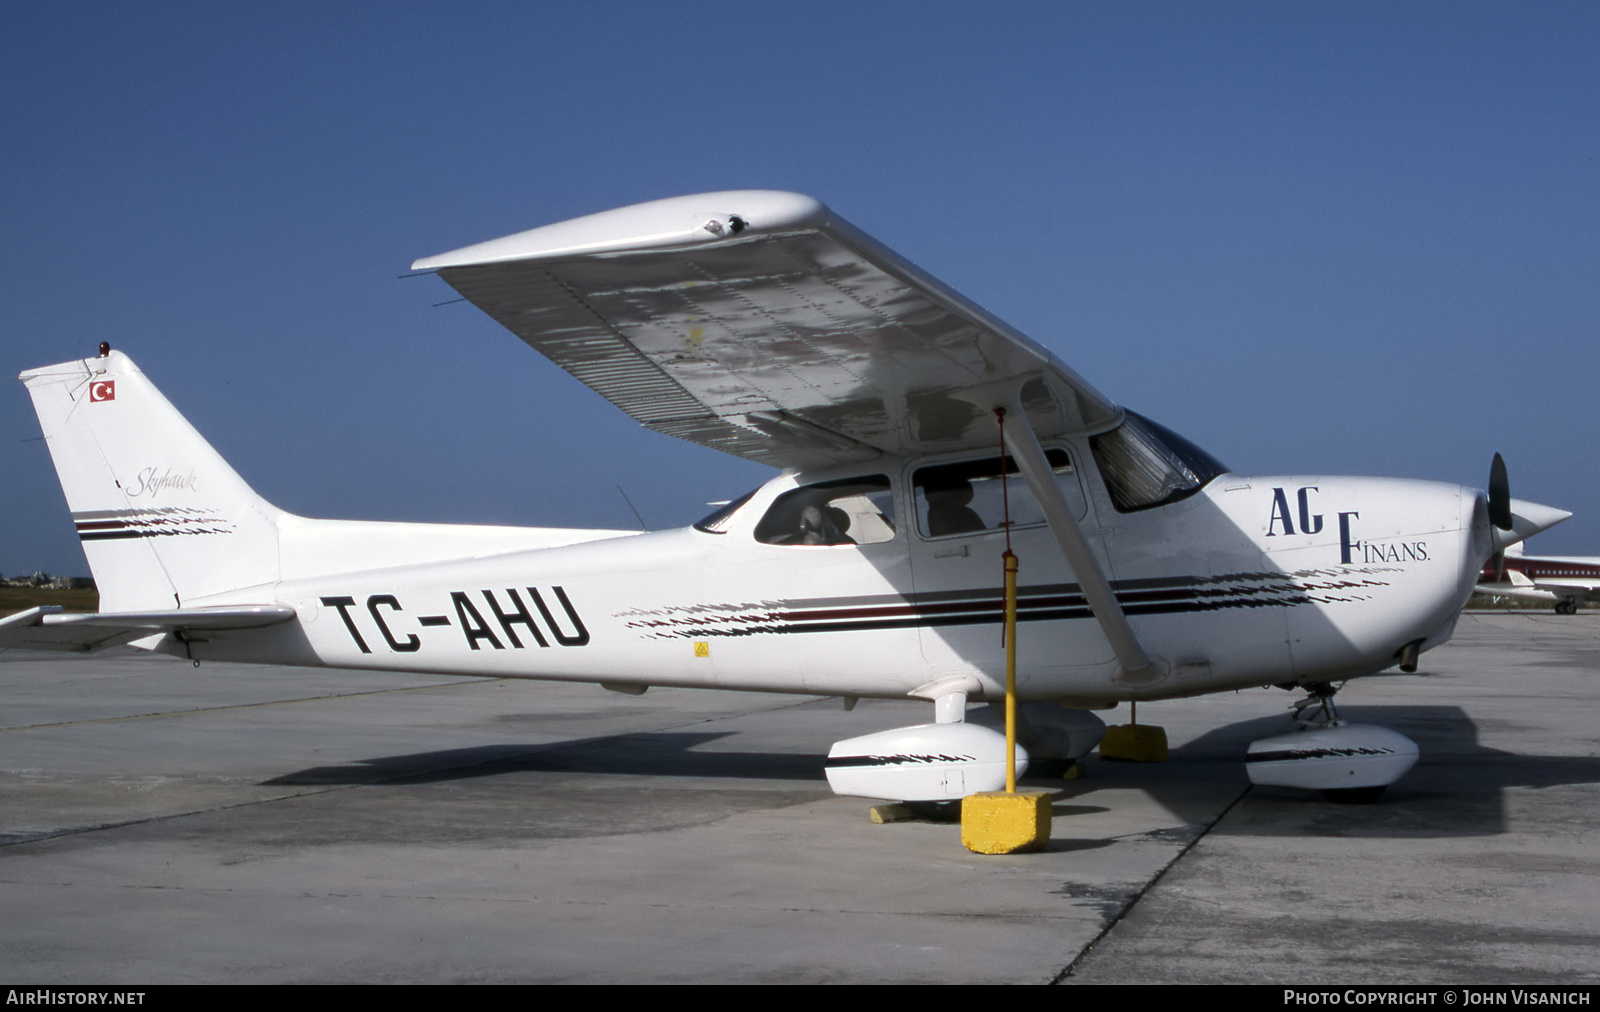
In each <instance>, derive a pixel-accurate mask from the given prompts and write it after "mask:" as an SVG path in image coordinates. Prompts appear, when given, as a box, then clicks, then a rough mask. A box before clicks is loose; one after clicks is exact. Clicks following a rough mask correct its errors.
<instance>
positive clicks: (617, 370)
mask: <svg viewBox="0 0 1600 1012" xmlns="http://www.w3.org/2000/svg"><path fill="white" fill-rule="evenodd" d="M416 267H417V269H419V270H435V271H437V272H438V273H439V275H440V276H441V277H442V278H444V280H445V281H447V282H448V283H449V284H450V285H451V286H453V287H454V288H455V289H456V290H457V291H458V292H460V293H461V294H462V295H463V296H465V297H466V298H467V299H468V300H470V301H471V302H473V303H474V304H475V305H477V306H478V307H479V308H480V309H482V310H483V311H484V312H486V313H487V314H488V315H489V316H491V317H493V318H494V319H495V320H496V321H498V322H499V323H501V324H502V325H504V326H505V327H506V328H507V329H508V330H510V331H511V332H512V333H514V334H516V335H517V336H518V337H520V338H522V339H523V340H524V341H526V342H527V343H528V344H529V345H531V346H532V347H533V348H535V349H536V350H538V351H539V352H541V353H542V354H544V355H545V356H546V357H548V358H549V359H551V360H552V361H553V362H555V363H556V364H557V365H559V366H561V367H562V368H563V369H565V370H566V371H568V372H570V373H572V374H573V375H574V376H576V377H577V378H578V379H580V380H581V381H583V382H584V383H585V384H587V385H588V386H590V387H591V388H593V389H594V390H595V391H596V392H598V393H599V394H600V395H601V396H603V397H605V398H606V399H607V400H610V401H611V402H612V403H613V404H615V405H617V406H618V407H620V408H621V409H622V410H624V411H626V412H627V413H628V414H629V415H631V416H633V417H634V418H635V419H637V420H638V421H639V422H641V423H642V424H644V425H645V426H647V427H649V428H651V429H654V430H656V431H659V432H664V433H668V434H670V435H674V436H678V437H680V438H683V439H687V440H689V441H691V442H695V443H700V444H702V445H705V446H710V447H713V448H715V449H718V450H722V451H725V452H727V453H731V454H734V455H736V456H740V457H745V458H748V459H752V460H757V461H760V462H762V463H766V464H771V465H774V466H778V467H808V466H816V465H819V464H824V463H834V462H843V461H851V460H867V459H871V458H872V457H875V456H878V455H879V454H912V453H927V452H937V451H939V450H957V449H964V448H967V447H969V446H977V445H990V444H992V442H993V441H994V439H995V432H994V428H995V426H994V420H993V418H992V417H991V416H990V415H989V412H988V410H987V408H986V407H985V406H983V404H982V394H983V392H984V391H986V390H990V389H994V390H999V389H1002V388H1006V387H1008V386H1009V387H1013V388H1015V387H1020V391H1021V399H1022V402H1023V404H1024V406H1025V408H1026V410H1027V411H1028V414H1029V417H1030V419H1031V420H1032V421H1033V423H1034V427H1035V429H1036V431H1038V432H1039V433H1040V435H1043V436H1049V435H1057V434H1064V433H1070V432H1084V431H1099V430H1103V429H1105V428H1108V427H1110V426H1111V425H1114V424H1115V423H1116V422H1117V420H1118V419H1119V418H1120V411H1119V409H1118V408H1117V407H1116V405H1115V404H1113V403H1112V402H1111V401H1109V400H1108V399H1106V398H1105V397H1104V396H1103V395H1101V394H1100V393H1099V392H1097V391H1096V390H1094V389H1093V388H1092V387H1090V386H1089V385H1088V384H1087V383H1086V382H1084V381H1083V380H1082V379H1081V378H1079V377H1078V376H1077V375H1076V374H1075V373H1073V372H1072V371H1071V370H1070V369H1068V368H1066V367H1065V366H1064V365H1062V364H1061V363H1060V362H1058V361H1056V360H1055V359H1054V358H1053V357H1052V356H1051V355H1050V353H1049V352H1048V351H1046V350H1045V349H1043V348H1042V347H1040V346H1039V345H1037V344H1035V343H1034V342H1032V341H1030V340H1028V339H1027V338H1026V337H1023V336H1022V335H1020V334H1018V333H1016V332H1014V331H1012V330H1011V329H1010V328H1008V327H1006V326H1005V325H1004V324H1003V323H1000V322H999V321H998V320H995V319H994V318H992V317H990V316H989V315H988V314H987V313H985V312H984V311H983V310H981V309H979V308H978V307H976V306H974V305H972V304H971V303H969V302H967V301H966V300H964V299H962V298H961V297H960V296H959V295H957V294H955V293H954V292H952V291H950V290H949V289H947V288H945V287H944V286H943V285H941V284H940V283H939V282H937V281H935V280H933V279H932V278H930V277H928V276H926V275H924V274H923V273H922V272H921V271H919V270H918V269H917V268H916V267H914V266H913V265H911V264H909V263H908V262H906V261H904V260H902V259H901V258H899V257H898V256H896V255H895V254H893V253H892V252H890V251H888V250H887V249H885V248H883V247H882V246H880V245H878V244H877V243H876V242H874V241H873V240H872V239H870V238H869V237H867V236H866V235H865V234H864V233H861V232H860V231H859V230H857V229H855V228H854V227H853V226H850V225H849V224H848V223H846V222H843V221H842V220H840V219H838V218H837V217H835V216H833V215H832V213H831V212H829V211H828V210H827V208H825V207H823V206H822V205H821V204H818V203H816V202H815V201H811V200H810V199H809V198H802V197H797V196H795V195H793V194H775V193H769V192H766V191H737V192H733V193H720V194H704V195H700V196H697V197H682V198H674V199H672V200H667V201H656V202H654V203H652V204H642V205H637V206H636V207H633V208H623V209H621V210H619V211H612V212H607V213H605V214H602V215H594V216H591V217H590V218H585V219H576V220H575V221H572V222H565V223H562V224H560V225H555V226H548V227H546V228H543V229H535V230H533V231H531V232H525V233H520V234H519V235H516V236H509V237H507V238H506V239H502V240H496V241H494V242H491V243H485V244H482V245H480V246H475V247H468V248H467V249H464V250H458V251H456V252H455V253H448V254H443V255H441V256H438V257H432V258H428V259H426V260H420V261H418V262H417V264H416Z"/></svg>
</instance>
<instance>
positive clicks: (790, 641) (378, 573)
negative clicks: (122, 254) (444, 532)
mask: <svg viewBox="0 0 1600 1012" xmlns="http://www.w3.org/2000/svg"><path fill="white" fill-rule="evenodd" d="M1050 445H1051V446H1054V447H1056V448H1058V449H1063V450H1065V451H1067V452H1068V453H1070V454H1071V456H1072V459H1073V461H1074V464H1075V470H1074V479H1073V480H1075V481H1077V482H1080V483H1081V485H1080V486H1079V490H1078V491H1077V492H1075V494H1079V495H1081V498H1080V499H1078V500H1077V502H1078V507H1077V508H1078V509H1079V510H1080V511H1081V517H1080V519H1079V523H1080V526H1081V528H1082V530H1083V532H1084V534H1085V536H1086V539H1087V541H1088V542H1089V544H1090V545H1091V546H1092V548H1093V550H1094V553H1095V555H1096V557H1097V559H1098V560H1099V562H1100V564H1101V566H1102V568H1103V569H1104V571H1105V573H1106V575H1107V577H1108V578H1109V579H1110V580H1111V583H1112V586H1113V588H1114V589H1115V591H1116V594H1117V597H1118V599H1119V601H1120V602H1121V604H1122V607H1123V609H1124V610H1125V611H1126V612H1127V614H1128V616H1129V619H1130V621H1131V623H1132V626H1133V628H1134V630H1135V631H1136V632H1137V634H1138V637H1139V639H1140V641H1141V642H1142V643H1143V644H1144V646H1145V648H1146V650H1147V651H1148V652H1149V653H1150V654H1151V655H1152V656H1153V657H1156V658H1159V659H1160V660H1161V665H1160V667H1161V673H1160V674H1159V675H1158V676H1157V677H1154V678H1148V677H1147V678H1145V679H1144V680H1142V681H1139V682H1137V683H1133V682H1128V681H1124V680H1119V671H1120V668H1119V666H1118V664H1117V662H1116V660H1115V658H1114V656H1113V653H1112V650H1111V648H1110V647H1109V645H1108V643H1107V640H1106V637H1105V634H1104V633H1103V632H1102V630H1101V627H1100V625H1099V623H1098V622H1097V621H1096V619H1095V618H1094V616H1093V615H1092V614H1091V613H1090V611H1089V609H1088V607H1087V605H1086V604H1085V603H1084V601H1083V598H1082V595H1081V593H1079V590H1078V587H1077V584H1076V582H1075V580H1074V578H1073V574H1072V573H1071V571H1070V569H1069V568H1068V566H1067V564H1066V562H1065V561H1064V560H1063V558H1062V555H1061V552H1060V550H1059V549H1058V548H1057V547H1056V543H1055V542H1054V541H1053V540H1052V538H1051V536H1050V532H1049V529H1048V528H1047V527H1046V526H1045V525H1044V524H1042V523H1033V524H1013V525H1012V526H1011V537H1010V543H1011V546H1012V548H1013V550H1014V551H1015V552H1016V554H1017V555H1018V556H1019V558H1020V560H1021V563H1020V564H1021V575H1020V587H1021V591H1020V603H1019V620H1020V626H1019V633H1018V649H1019V694H1020V695H1021V696H1022V697H1023V698H1025V699H1058V700H1062V701H1064V702H1067V703H1069V704H1073V703H1075V704H1077V705H1085V706H1096V705H1107V704H1110V703H1112V702H1115V701H1117V700H1123V699H1159V698H1168V697H1174V696H1187V695H1195V694H1198V693H1203V692H1210V691H1217V690H1221V689H1229V688H1239V687H1248V686H1255V685H1264V684H1274V683H1290V682H1300V683H1314V682H1327V681H1334V680H1340V679H1345V678H1351V677H1356V676H1360V675H1366V674H1371V673H1374V672H1377V671H1380V670H1382V669H1384V668H1386V667H1389V666H1392V665H1393V664H1395V663H1396V662H1397V657H1398V653H1399V651H1400V650H1401V648H1402V647H1404V646H1406V645H1407V644H1419V645H1420V647H1421V648H1422V649H1427V648H1429V647H1432V646H1435V645H1437V644H1439V643H1442V642H1443V641H1444V640H1446V639H1447V638H1448V637H1449V635H1450V632H1451V629H1452V628H1453V624H1454V621H1455V617H1456V615H1457V613H1458V612H1459V610H1460V608H1461V606H1462V605H1463V604H1464V603H1465V602H1466V600H1467V598H1468V597H1469V596H1470V594H1471V592H1472V587H1473V585H1474V582H1475V581H1476V579H1477V577H1478V574H1479V571H1480V569H1481V568H1482V565H1483V562H1484V559H1485V558H1486V557H1487V555H1488V553H1489V548H1488V532H1487V521H1486V519H1485V514H1484V507H1483V505H1482V496H1481V493H1478V492H1476V491H1475V490H1472V489H1468V488H1463V487H1460V486H1455V485H1447V484H1440V483H1434V482H1421V481H1407V480H1398V479H1375V478H1340V477H1326V476H1280V477H1245V476H1240V475H1234V474H1224V475H1222V476H1220V477H1217V478H1216V479H1214V480H1212V481H1211V482H1209V483H1208V484H1207V485H1206V486H1205V487H1204V488H1202V489H1200V490H1199V491H1198V492H1196V493H1194V494H1193V495H1190V496H1189V497H1188V498H1185V499H1182V500H1180V501H1177V502H1171V503H1168V504H1166V505H1162V506H1158V507H1154V508H1149V509H1143V510H1135V511H1131V512H1119V511H1118V510H1117V509H1116V508H1115V507H1114V506H1113V504H1112V502H1111V499H1110V497H1109V496H1108V494H1107V492H1106V490H1105V488H1104V486H1103V484H1102V482H1101V481H1100V480H1099V475H1098V473H1097V471H1096V468H1095V466H1094V464H1093V461H1092V457H1091V454H1090V453H1089V450H1088V447H1087V444H1086V443H1084V442H1081V441H1073V440H1056V441H1054V442H1053V443H1051V444H1050ZM968 456H971V454H968ZM940 459H941V458H928V459H921V460H916V461H907V460H895V461H886V460H879V461H873V462H871V463H869V464H866V465H849V466H843V467H834V468H831V469H829V470H827V471H821V472H814V473H805V474H798V475H785V476H782V477H779V478H776V479H774V480H773V481H771V482H769V483H768V484H766V485H765V486H763V487H762V488H760V489H759V490H757V491H756V492H755V493H754V494H753V495H752V496H751V497H750V498H749V499H748V501H747V502H745V503H744V505H743V506H742V507H740V508H739V509H738V510H737V511H736V512H735V513H733V514H732V516H731V518H729V519H728V520H727V521H726V522H725V523H723V524H721V525H720V527H719V532H717V533H712V532H708V531H704V530H699V529H696V528H685V529H681V530H672V531H664V532H659V533H648V534H633V535H616V534H615V532H597V534H598V535H600V536H599V537H598V539H597V540H590V541H585V542H581V543H576V544H566V545H561V546H559V547H550V548H541V549H535V550H524V551H512V552H505V553H502V554H495V555H489V556H485V557H479V558H471V559H465V560H459V561H438V562H427V563H423V564H408V565H395V566H393V567H390V568H366V569H362V570H361V571H355V572H346V573H339V574H336V575H319V576H311V577H304V578H299V579H291V580H285V581H283V582H279V583H277V584H276V585H275V586H273V587H272V588H270V591H268V593H270V597H271V599H272V601H273V602H274V603H279V604H284V605H288V606H290V607H292V608H293V609H295V612H296V613H297V615H298V621H297V622H293V623H288V624H285V625H281V626H276V627H272V628H268V629H260V630H241V631H237V632H228V633H216V634H214V635H212V636H211V637H210V638H209V640H208V641H207V642H192V643H188V644H185V645H183V646H182V647H181V649H183V650H184V651H186V652H187V653H188V654H189V655H190V656H193V657H195V658H196V659H206V658H218V659H234V660H245V661H260V662H266V663H289V664H321V665H329V666H337V667H347V668H371V669H381V670H403V671H427V672H439V673H446V674H460V675H493V676H503V677H515V678H535V679H564V680H579V681H592V682H604V683H607V684H612V685H618V686H646V685H671V686H691V687H704V688H722V689H741V690H758V691H773V692H795V693H813V694H823V695H846V696H880V697H904V696H905V695H906V693H907V692H909V691H911V690H913V689H915V688H917V687H918V686H922V685H925V684H927V683H929V682H932V681H934V680H937V679H940V678H944V677H946V676H950V675H971V676H975V677H976V678H977V679H978V680H979V682H980V684H981V685H982V693H981V694H982V695H984V696H987V697H989V698H999V697H1000V696H1002V695H1003V686H1004V658H1005V653H1004V648H1003V645H1002V643H1001V637H1000V631H1001V617H1002V616H1001V606H1000V597H1001V594H1000V586H1001V565H1002V563H1001V553H1002V551H1004V550H1005V548H1006V540H1007V539H1006V531H1005V530H1004V529H994V528H991V529H986V530H982V531H973V532H968V533H963V534H955V535H951V534H942V535H932V534H929V533H927V532H926V526H925V525H924V524H922V523H921V522H920V521H919V519H918V517H917V516H916V514H917V510H918V509H919V508H921V507H919V506H918V503H917V502H916V499H915V496H914V494H913V492H912V484H913V482H912V477H911V476H912V474H913V471H914V469H915V468H918V467H922V466H925V465H927V464H928V463H929V462H930V460H931V461H932V462H934V463H938V462H939V460H940ZM869 473H870V474H874V475H884V476H886V477H887V478H888V479H889V480H890V482H891V484H892V495H893V506H892V518H893V534H892V536H887V537H886V539H885V540H879V541H876V542H875V543H861V544H834V545H818V544H793V543H791V544H773V543H763V542H762V541H759V540H757V538H756V537H755V530H756V527H757V524H758V523H759V522H760V521H761V519H762V517H763V516H765V515H766V514H767V512H768V508H769V507H770V506H772V504H773V503H774V501H775V500H776V499H777V498H778V497H779V496H780V495H782V494H783V493H785V492H787V491H790V490H792V489H795V488H797V487H799V486H803V485H808V484H811V483H817V482H827V481H830V480H834V479H841V478H852V477H856V476H860V475H864V474H869ZM289 536H290V535H289V534H287V533H286V534H285V538H288V537H289ZM398 554H399V555H402V556H403V555H404V553H403V552H402V553H398ZM264 590H265V588H261V587H255V588H248V589H245V590H241V591H235V592H229V593H225V594H218V595H216V596H214V597H212V598H209V599H205V600H192V601H186V602H185V604H186V605H194V606H202V605H207V604H229V603H235V602H245V601H249V602H251V603H260V602H261V600H262V597H263V592H264ZM1419 641H1420V643H1419Z"/></svg>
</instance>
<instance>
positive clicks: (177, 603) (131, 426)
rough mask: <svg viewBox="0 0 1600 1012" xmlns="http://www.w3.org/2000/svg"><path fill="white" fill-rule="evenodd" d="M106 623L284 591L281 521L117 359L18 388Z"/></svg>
mask: <svg viewBox="0 0 1600 1012" xmlns="http://www.w3.org/2000/svg"><path fill="white" fill-rule="evenodd" d="M21 379H22V382H23V383H24V384H26V385H27V387H28V392H29V394H31V395H32V396H33V406H34V410H35V411H36V412H38V415H39V425H40V427H41V428H43V429H44V435H45V441H46V444H47V445H48V446H49V447H50V456H51V459H52V460H54V462H55V465H56V474H57V475H58V476H59V477H60V479H61V487H62V490H63V491H65V492H66V495H67V506H68V508H70V509H71V510H72V519H73V521H74V522H75V523H76V524H77V526H78V536H79V537H80V538H81V539H82V540H83V550H84V554H85V555H87V556H88V558H89V568H90V569H91V570H92V571H93V573H94V578H95V583H96V585H97V586H98V587H99V588H100V609H101V610H102V611H108V612H109V611H136V610H143V609H152V608H172V607H182V606H184V605H186V604H189V603H190V602H192V601H196V600H199V599H203V598H206V597H208V596H210V595H213V594H217V593H220V592H223V591H230V590H236V589H239V588H244V587H251V586H256V585H259V584H266V583H272V582H274V581H276V580H277V579H278V521H279V518H280V517H281V516H283V514H282V513H281V512H280V511H279V510H278V509H277V508H276V507H274V506H272V505H271V504H269V503H267V502H266V501H265V500H263V499H262V498H261V497H260V496H258V495H256V494H255V492H254V491H252V490H251V488H250V486H249V485H246V484H245V482H244V479H242V478H240V477H239V475H238V474H237V473H236V472H235V471H234V470H233V468H231V467H229V466H228V464H227V462H226V461H224V460H223V459H222V458H221V457H220V456H218V454H217V451H215V450H213V449H212V448H211V445H210V444H209V443H207V442H206V441H205V440H204V439H203V438H201V436H200V434H199V433H198V432H196V431H195V430H194V427H193V426H191V425H190V424H189V423H188V422H187V421H185V420H184V418H183V416H182V415H180V414H178V412H177V410H176V409H175V408H173V406H172V405H171V404H170V403H169V402H168V401H167V399H166V398H165V397H163V396H161V392H160V391H159V390H157V389H156V388H155V386H154V385H153V384H152V383H151V382H150V381H149V380H148V379H146V378H145V375H144V373H142V372H140V371H139V368H138V367H137V366H135V365H134V364H133V362H132V361H130V360H129V359H128V357H127V356H126V355H123V354H122V353H121V352H115V351H113V352H109V353H108V354H105V355H102V356H101V357H100V358H90V359H81V360H78V361H73V362H64V363H62V364H60V365H52V366H45V367H44V368H42V369H30V370H29V371H27V372H25V373H23V374H22V376H21Z"/></svg>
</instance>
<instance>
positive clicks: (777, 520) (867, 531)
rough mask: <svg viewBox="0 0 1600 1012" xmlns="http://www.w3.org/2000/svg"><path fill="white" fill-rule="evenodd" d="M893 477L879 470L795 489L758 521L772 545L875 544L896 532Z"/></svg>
mask: <svg viewBox="0 0 1600 1012" xmlns="http://www.w3.org/2000/svg"><path fill="white" fill-rule="evenodd" d="M894 531H895V526H894V496H893V494H892V493H891V492H890V488H889V479H888V477H887V476H885V475H881V474H874V475H869V476H867V477H865V478H841V479H838V480H835V481H823V482H818V483H816V484H814V485H804V486H802V487H800V488H796V489H791V490H790V491H788V492H785V493H784V494H783V495H780V496H778V498H777V499H775V500H773V503H772V505H771V506H769V507H768V508H767V513H766V516H764V517H762V518H761V522H760V523H758V524H756V540H757V541H759V542H761V543H762V544H767V545H812V546H830V545H832V546H839V545H875V544H878V543H880V542H883V541H890V540H892V539H893V538H894Z"/></svg>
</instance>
